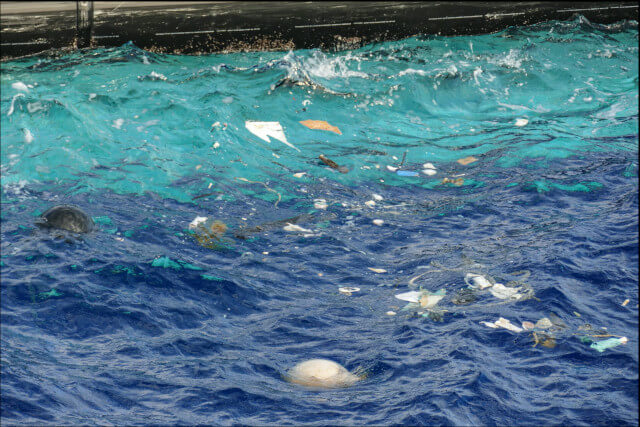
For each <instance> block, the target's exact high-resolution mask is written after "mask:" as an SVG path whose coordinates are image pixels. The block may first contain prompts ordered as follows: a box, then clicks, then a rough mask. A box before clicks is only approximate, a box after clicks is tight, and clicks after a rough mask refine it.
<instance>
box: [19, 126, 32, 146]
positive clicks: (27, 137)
mask: <svg viewBox="0 0 640 427" xmlns="http://www.w3.org/2000/svg"><path fill="white" fill-rule="evenodd" d="M22 133H23V134H24V138H23V140H24V142H25V143H27V144H28V143H30V142H33V134H32V133H31V131H30V130H29V129H27V128H24V129H22Z"/></svg>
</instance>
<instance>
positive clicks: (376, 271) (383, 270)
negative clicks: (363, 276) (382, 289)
mask: <svg viewBox="0 0 640 427" xmlns="http://www.w3.org/2000/svg"><path fill="white" fill-rule="evenodd" d="M367 268H369V270H371V271H373V272H374V273H386V272H387V270H385V269H384V268H373V267H367Z"/></svg>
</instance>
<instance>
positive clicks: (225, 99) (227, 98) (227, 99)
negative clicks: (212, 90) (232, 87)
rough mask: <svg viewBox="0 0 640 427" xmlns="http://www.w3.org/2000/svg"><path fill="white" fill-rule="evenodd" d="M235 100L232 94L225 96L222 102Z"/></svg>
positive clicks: (229, 102) (228, 102)
mask: <svg viewBox="0 0 640 427" xmlns="http://www.w3.org/2000/svg"><path fill="white" fill-rule="evenodd" d="M232 102H233V97H232V96H225V97H224V98H222V103H223V104H231V103H232Z"/></svg>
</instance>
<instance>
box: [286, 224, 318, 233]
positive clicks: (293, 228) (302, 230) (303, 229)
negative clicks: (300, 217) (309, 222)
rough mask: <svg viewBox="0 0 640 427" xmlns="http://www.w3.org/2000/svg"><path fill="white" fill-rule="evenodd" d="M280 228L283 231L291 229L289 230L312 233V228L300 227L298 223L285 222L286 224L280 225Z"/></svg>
mask: <svg viewBox="0 0 640 427" xmlns="http://www.w3.org/2000/svg"><path fill="white" fill-rule="evenodd" d="M282 229H283V230H284V231H291V232H302V233H313V230H308V229H306V228H302V227H300V226H299V225H296V224H291V223H287V225H285V226H284V227H282Z"/></svg>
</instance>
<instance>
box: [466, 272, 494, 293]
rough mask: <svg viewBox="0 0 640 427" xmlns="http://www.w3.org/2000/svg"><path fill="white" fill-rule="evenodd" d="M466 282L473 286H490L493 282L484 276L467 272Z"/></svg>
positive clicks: (481, 287) (482, 287)
mask: <svg viewBox="0 0 640 427" xmlns="http://www.w3.org/2000/svg"><path fill="white" fill-rule="evenodd" d="M469 281H471V282H473V284H471V283H469ZM464 282H465V283H466V284H467V285H468V286H469V287H471V288H480V289H484V288H490V287H491V286H492V285H491V282H489V281H488V280H487V279H486V278H485V277H484V276H482V275H480V274H475V273H467V274H466V275H465V276H464Z"/></svg>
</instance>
